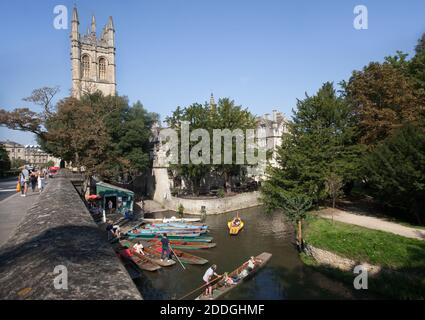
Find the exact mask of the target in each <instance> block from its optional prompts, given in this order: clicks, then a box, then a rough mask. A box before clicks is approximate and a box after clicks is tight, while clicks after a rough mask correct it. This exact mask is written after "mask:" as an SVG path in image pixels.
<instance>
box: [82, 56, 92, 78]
mask: <svg viewBox="0 0 425 320" xmlns="http://www.w3.org/2000/svg"><path fill="white" fill-rule="evenodd" d="M81 64H82V68H81V69H82V71H83V78H89V77H90V58H89V56H83V58H82V59H81Z"/></svg>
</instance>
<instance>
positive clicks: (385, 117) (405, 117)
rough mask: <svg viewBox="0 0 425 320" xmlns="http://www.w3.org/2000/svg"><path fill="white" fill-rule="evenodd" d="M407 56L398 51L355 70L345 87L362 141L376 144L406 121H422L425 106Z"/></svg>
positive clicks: (344, 84)
mask: <svg viewBox="0 0 425 320" xmlns="http://www.w3.org/2000/svg"><path fill="white" fill-rule="evenodd" d="M409 64H410V62H408V61H407V60H406V55H405V54H403V53H401V52H397V55H396V56H394V57H387V58H386V60H385V62H384V63H378V62H371V63H370V64H368V65H367V66H366V67H364V68H363V70H362V71H354V72H353V74H352V76H351V77H350V79H349V81H348V82H343V83H342V86H343V89H344V93H345V95H346V98H347V102H348V103H349V104H350V106H351V107H352V108H353V111H354V112H355V114H356V116H357V120H358V126H359V128H360V132H359V133H360V135H359V139H360V142H362V143H364V144H366V145H369V146H372V147H373V146H374V145H375V144H376V143H378V142H379V141H382V140H384V139H385V138H386V137H388V136H390V135H391V134H392V133H393V132H394V130H396V129H397V128H400V127H401V126H402V125H403V123H405V122H416V121H422V120H421V119H423V117H422V116H423V109H424V106H423V104H422V103H420V101H421V100H422V98H421V97H420V95H419V92H418V90H417V88H415V81H414V80H413V78H412V76H411V74H410V73H411V72H412V71H411V70H410V71H409V69H411V68H412V67H410V65H409Z"/></svg>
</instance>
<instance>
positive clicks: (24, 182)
mask: <svg viewBox="0 0 425 320" xmlns="http://www.w3.org/2000/svg"><path fill="white" fill-rule="evenodd" d="M29 182H30V172H29V171H28V169H27V167H26V166H25V167H24V168H23V169H22V171H21V190H22V194H21V196H22V197H26V196H27V191H28V184H29Z"/></svg>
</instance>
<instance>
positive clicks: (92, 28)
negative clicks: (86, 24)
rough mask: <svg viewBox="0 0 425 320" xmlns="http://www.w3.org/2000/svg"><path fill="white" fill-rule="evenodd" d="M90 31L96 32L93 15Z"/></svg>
mask: <svg viewBox="0 0 425 320" xmlns="http://www.w3.org/2000/svg"><path fill="white" fill-rule="evenodd" d="M91 32H92V33H96V18H95V17H94V15H92V17H91Z"/></svg>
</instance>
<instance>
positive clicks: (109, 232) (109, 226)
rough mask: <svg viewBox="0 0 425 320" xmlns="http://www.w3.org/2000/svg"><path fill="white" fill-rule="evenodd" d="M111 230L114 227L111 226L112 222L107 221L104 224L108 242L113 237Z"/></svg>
mask: <svg viewBox="0 0 425 320" xmlns="http://www.w3.org/2000/svg"><path fill="white" fill-rule="evenodd" d="M113 228H114V225H113V224H112V221H111V220H108V222H107V224H106V232H107V233H108V240H111V239H112V238H113V237H115V234H114V231H113Z"/></svg>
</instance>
